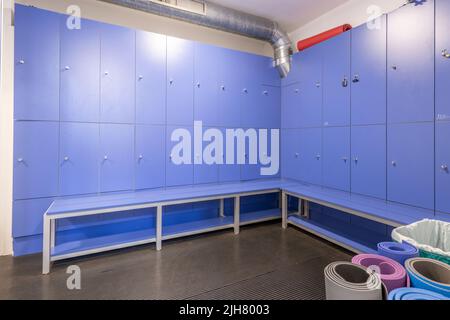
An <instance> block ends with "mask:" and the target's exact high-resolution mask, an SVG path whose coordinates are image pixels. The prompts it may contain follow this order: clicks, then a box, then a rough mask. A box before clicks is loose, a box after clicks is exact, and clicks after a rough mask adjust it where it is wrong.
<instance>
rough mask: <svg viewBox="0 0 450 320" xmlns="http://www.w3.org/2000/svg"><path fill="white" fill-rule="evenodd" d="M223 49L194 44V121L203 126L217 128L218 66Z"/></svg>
mask: <svg viewBox="0 0 450 320" xmlns="http://www.w3.org/2000/svg"><path fill="white" fill-rule="evenodd" d="M222 54H223V49H221V48H218V47H214V46H209V45H205V44H201V43H196V44H195V60H194V76H195V81H194V82H195V83H194V120H195V121H202V122H203V125H204V126H218V125H219V123H220V121H219V105H218V95H219V85H218V83H219V76H218V75H219V64H218V63H217V62H218V61H221V58H222Z"/></svg>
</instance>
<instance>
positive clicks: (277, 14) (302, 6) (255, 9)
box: [207, 0, 348, 32]
mask: <svg viewBox="0 0 450 320" xmlns="http://www.w3.org/2000/svg"><path fill="white" fill-rule="evenodd" d="M207 1H209V2H213V3H217V4H220V5H222V6H225V7H229V8H233V9H236V10H240V11H243V12H247V13H251V14H254V15H257V16H261V17H265V18H268V19H271V20H274V21H276V22H278V23H279V24H280V26H281V27H282V28H283V29H284V30H285V31H287V32H292V31H294V30H296V29H297V28H299V27H301V26H304V25H305V24H307V23H308V22H310V21H312V20H314V19H316V18H318V17H320V16H321V15H322V14H324V13H326V12H327V11H330V10H331V9H334V8H336V7H337V6H339V5H341V4H343V3H345V2H347V1H348V0H207Z"/></svg>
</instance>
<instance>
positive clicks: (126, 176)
mask: <svg viewBox="0 0 450 320" xmlns="http://www.w3.org/2000/svg"><path fill="white" fill-rule="evenodd" d="M99 157H100V159H99V161H100V191H101V192H114V191H126V190H132V189H133V183H134V125H128V124H101V125H100V154H99Z"/></svg>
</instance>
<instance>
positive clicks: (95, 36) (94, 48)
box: [60, 16, 101, 122]
mask: <svg viewBox="0 0 450 320" xmlns="http://www.w3.org/2000/svg"><path fill="white" fill-rule="evenodd" d="M66 23H67V16H61V21H60V28H61V64H60V70H61V89H60V90H61V120H62V121H79V122H98V121H99V114H100V28H101V24H100V23H97V22H94V21H90V20H84V19H83V20H82V21H81V29H74V30H70V29H68V28H67V27H66Z"/></svg>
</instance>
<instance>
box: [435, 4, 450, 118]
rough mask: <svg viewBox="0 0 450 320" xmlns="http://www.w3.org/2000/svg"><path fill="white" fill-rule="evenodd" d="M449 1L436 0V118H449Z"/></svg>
mask: <svg viewBox="0 0 450 320" xmlns="http://www.w3.org/2000/svg"><path fill="white" fill-rule="evenodd" d="M448 30H450V1H446V0H436V118H437V120H450V90H448V84H449V82H450V38H449V36H448Z"/></svg>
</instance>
